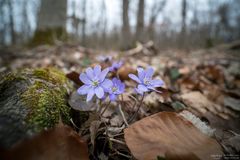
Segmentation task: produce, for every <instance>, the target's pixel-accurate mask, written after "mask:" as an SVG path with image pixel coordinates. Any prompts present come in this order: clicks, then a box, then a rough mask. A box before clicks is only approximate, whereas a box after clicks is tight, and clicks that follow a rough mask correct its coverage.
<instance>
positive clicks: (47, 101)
mask: <svg viewBox="0 0 240 160" xmlns="http://www.w3.org/2000/svg"><path fill="white" fill-rule="evenodd" d="M71 89H72V85H71V83H69V81H68V80H67V78H66V77H65V75H64V74H63V73H62V72H61V71H59V70H57V69H55V68H45V69H41V68H40V69H24V70H20V71H18V72H16V73H10V74H8V75H6V76H4V78H3V79H2V80H1V81H0V94H1V96H0V133H1V135H0V146H1V147H9V146H11V145H13V144H14V143H16V142H17V141H19V140H21V139H23V138H25V137H28V136H31V135H32V134H34V133H37V132H39V131H41V130H43V129H45V128H51V127H53V126H54V125H55V124H56V123H58V122H59V118H61V119H62V121H63V122H64V123H69V122H70V107H69V106H68V105H67V96H68V93H69V92H70V90H71Z"/></svg>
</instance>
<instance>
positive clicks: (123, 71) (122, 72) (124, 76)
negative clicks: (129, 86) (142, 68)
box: [117, 65, 137, 81]
mask: <svg viewBox="0 0 240 160" xmlns="http://www.w3.org/2000/svg"><path fill="white" fill-rule="evenodd" d="M136 72H137V71H136V70H135V69H133V68H132V67H131V66H128V65H124V66H122V67H121V68H120V69H119V70H118V72H117V75H118V76H119V78H120V79H121V80H122V81H123V80H129V79H130V78H129V77H128V75H129V74H130V73H132V74H136Z"/></svg>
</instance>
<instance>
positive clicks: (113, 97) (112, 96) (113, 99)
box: [109, 94, 117, 101]
mask: <svg viewBox="0 0 240 160" xmlns="http://www.w3.org/2000/svg"><path fill="white" fill-rule="evenodd" d="M109 98H110V100H111V101H115V100H116V98H117V96H116V95H115V94H110V95H109Z"/></svg>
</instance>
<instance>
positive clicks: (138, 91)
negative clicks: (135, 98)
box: [135, 88, 143, 95]
mask: <svg viewBox="0 0 240 160" xmlns="http://www.w3.org/2000/svg"><path fill="white" fill-rule="evenodd" d="M135 91H136V92H137V93H138V94H140V95H143V92H142V91H141V90H139V89H138V88H135Z"/></svg>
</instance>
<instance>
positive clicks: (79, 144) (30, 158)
mask: <svg viewBox="0 0 240 160" xmlns="http://www.w3.org/2000/svg"><path fill="white" fill-rule="evenodd" d="M0 158H1V156H0ZM3 159H7V160H16V159H18V160H46V159H50V160H87V159H89V158H88V148H87V144H86V143H85V142H84V141H83V140H82V139H81V137H80V136H79V135H78V134H77V133H76V132H75V131H73V130H72V129H71V128H70V127H68V126H65V125H63V124H59V125H58V126H56V127H55V128H54V129H50V130H47V131H43V132H41V133H40V134H39V135H37V136H35V137H33V138H32V139H27V140H25V141H23V142H21V143H20V144H17V145H16V146H14V147H13V148H12V149H11V150H9V151H7V152H5V153H4V154H3Z"/></svg>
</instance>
